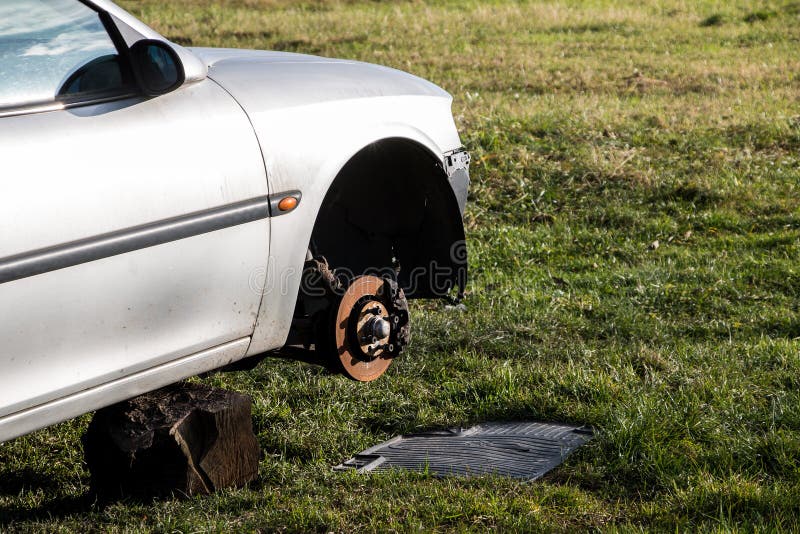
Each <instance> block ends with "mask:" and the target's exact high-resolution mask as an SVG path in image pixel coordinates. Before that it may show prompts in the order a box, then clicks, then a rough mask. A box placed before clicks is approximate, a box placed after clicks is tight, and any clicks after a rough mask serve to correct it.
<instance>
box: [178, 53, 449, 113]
mask: <svg viewBox="0 0 800 534" xmlns="http://www.w3.org/2000/svg"><path fill="white" fill-rule="evenodd" d="M190 50H191V51H192V52H193V53H194V54H195V55H196V56H198V57H199V58H200V59H201V60H202V61H204V62H205V63H206V65H208V77H209V78H211V79H212V80H214V81H215V82H217V83H218V84H220V85H221V86H222V87H224V88H225V89H226V90H227V91H228V92H230V93H231V95H233V97H234V98H236V100H238V101H239V103H240V104H241V105H242V106H243V107H244V108H245V109H246V110H247V109H259V110H261V111H264V110H266V109H276V108H286V107H294V106H302V105H309V104H314V103H319V102H328V101H332V100H346V99H357V98H375V97H384V96H428V97H440V98H447V99H450V98H451V97H450V95H449V94H448V93H447V92H446V91H444V90H443V89H441V88H440V87H438V86H436V85H434V84H432V83H430V82H428V81H426V80H423V79H422V78H419V77H417V76H413V75H411V74H408V73H405V72H402V71H399V70H395V69H392V68H389V67H383V66H380V65H372V64H369V63H362V62H359V61H351V60H341V59H331V58H324V57H317V56H310V55H305V54H294V53H289V52H271V51H260V50H238V49H221V48H191V49H190ZM251 106H254V107H252V108H251Z"/></svg>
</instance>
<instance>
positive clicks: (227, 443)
mask: <svg viewBox="0 0 800 534" xmlns="http://www.w3.org/2000/svg"><path fill="white" fill-rule="evenodd" d="M251 407H252V401H251V399H250V397H248V396H246V395H242V394H239V393H235V392H233V391H226V390H221V389H213V388H209V387H206V386H201V385H197V384H186V383H183V384H177V385H174V386H170V387H167V388H164V389H161V390H158V391H154V392H151V393H147V394H145V395H141V396H139V397H136V398H134V399H131V400H128V401H125V402H121V403H119V404H115V405H113V406H109V407H108V408H103V409H102V410H99V411H98V412H97V413H96V414H95V416H94V418H93V419H92V421H91V423H90V424H89V428H88V430H87V431H86V433H85V434H84V436H83V439H82V441H83V449H84V458H85V459H86V464H87V465H88V467H89V471H90V473H91V488H92V491H93V493H94V494H95V495H97V496H98V497H100V498H106V497H108V498H112V497H117V496H121V495H138V496H157V495H166V494H175V493H177V494H185V495H197V494H207V493H212V492H214V491H216V490H219V489H221V488H226V487H240V486H242V485H244V484H246V483H247V482H250V481H251V480H253V479H255V478H256V476H257V474H258V461H259V457H260V455H261V450H260V448H259V446H258V441H257V440H256V437H255V434H254V433H253V424H252V419H251Z"/></svg>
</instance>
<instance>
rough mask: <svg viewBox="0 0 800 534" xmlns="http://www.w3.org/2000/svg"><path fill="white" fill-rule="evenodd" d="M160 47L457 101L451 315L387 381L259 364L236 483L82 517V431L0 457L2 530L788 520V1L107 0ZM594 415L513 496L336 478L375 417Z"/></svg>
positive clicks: (797, 449) (799, 394)
mask: <svg viewBox="0 0 800 534" xmlns="http://www.w3.org/2000/svg"><path fill="white" fill-rule="evenodd" d="M122 4H123V5H124V6H125V7H127V8H129V9H130V10H132V11H133V12H134V13H135V14H136V15H137V16H139V17H140V18H142V19H143V20H144V21H146V22H148V23H149V24H151V25H152V26H154V27H155V28H156V29H157V30H159V31H160V32H161V33H163V34H164V35H166V36H168V37H169V38H171V39H172V40H174V41H176V42H178V43H181V44H185V45H193V46H222V47H242V48H262V49H276V50H286V51H292V52H303V53H311V54H319V55H325V56H339V57H345V58H354V59H358V60H364V61H369V62H376V63H382V64H386V65H390V66H393V67H397V68H399V69H403V70H406V71H409V72H412V73H414V74H417V75H420V76H422V77H425V78H428V79H430V80H432V81H434V82H435V83H437V84H439V85H441V86H442V87H444V88H445V89H447V90H448V91H449V92H450V93H452V94H453V96H454V103H453V111H454V114H455V116H456V122H457V124H458V126H459V129H460V131H461V132H462V139H463V142H464V144H465V145H466V146H467V147H468V148H469V149H470V151H471V152H472V155H473V166H472V177H473V184H472V189H471V192H470V204H469V207H468V209H467V213H466V225H467V228H468V245H469V252H470V260H469V261H470V269H471V280H470V284H469V292H468V296H467V298H466V300H465V304H466V310H465V311H459V310H454V309H451V308H447V307H446V306H445V304H444V303H438V302H418V303H415V304H414V305H413V309H412V313H413V316H414V320H415V323H414V333H413V335H414V339H413V344H412V345H411V347H410V348H409V349H408V351H407V352H406V354H405V355H404V357H403V358H402V359H400V360H399V361H397V362H395V364H394V365H393V366H392V368H391V369H390V370H389V372H388V373H387V375H386V376H384V377H383V378H381V379H380V380H378V381H377V382H374V383H371V384H359V383H355V382H351V381H348V380H347V379H345V378H344V377H342V376H337V375H332V374H329V373H328V372H327V371H325V370H324V369H322V368H321V367H318V366H314V365H310V364H306V363H301V362H297V361H292V360H288V359H279V358H272V359H268V360H266V361H265V362H264V363H262V364H261V365H260V366H259V367H258V368H257V369H256V370H255V371H252V372H249V373H244V372H240V373H234V374H227V375H216V376H213V377H211V378H208V379H206V380H205V381H206V382H207V383H210V384H213V385H216V386H221V387H226V388H232V389H235V390H238V391H241V392H245V393H247V394H249V395H251V396H252V397H253V399H254V402H255V405H254V425H255V429H256V432H257V434H258V438H259V441H260V443H261V446H262V448H263V451H264V458H263V461H262V462H261V469H260V474H259V478H258V481H257V482H255V483H253V484H251V485H250V486H249V487H247V488H245V489H241V490H235V491H233V490H230V491H224V492H222V493H220V494H218V495H215V496H211V497H199V498H192V499H188V500H179V499H175V500H158V501H154V502H136V501H122V502H117V503H114V504H111V505H109V506H105V507H102V506H99V505H97V504H95V503H93V502H92V501H91V500H89V499H87V498H86V497H85V495H86V494H87V492H88V473H87V471H86V469H85V467H84V465H83V463H82V452H81V445H80V440H79V437H80V435H81V433H82V432H83V431H84V429H85V428H86V425H87V424H88V421H89V417H88V416H85V417H82V418H80V419H78V420H75V421H71V422H68V423H65V424H62V425H60V426H58V427H55V428H52V429H49V430H46V431H42V432H38V433H36V434H33V435H31V436H27V437H25V438H22V439H18V440H16V441H13V442H11V443H6V444H4V445H2V446H0V530H15V529H20V530H38V529H42V530H57V529H63V530H68V531H83V530H129V529H131V530H157V531H165V532H168V531H182V532H194V531H205V530H217V531H225V530H231V529H240V530H266V531H270V530H289V531H326V532H327V531H357V530H376V531H390V530H397V531H412V530H420V529H421V530H440V531H462V530H465V529H473V530H487V529H498V530H524V531H529V530H563V531H573V530H577V529H580V530H583V529H593V528H597V529H620V530H639V529H645V530H650V529H656V530H661V529H675V528H677V529H679V530H684V529H686V530H692V529H697V528H702V529H720V530H728V529H742V530H751V529H754V528H755V529H762V528H763V529H768V530H773V529H774V530H786V531H791V530H798V529H800V519H799V518H800V74H799V73H800V3H798V2H775V3H770V2H752V3H750V2H722V1H702V2H689V1H679V0H676V1H660V2H656V1H644V2H627V3H626V2H615V1H611V0H608V1H606V0H590V1H587V2H577V1H576V2H566V1H561V2H553V3H539V2H501V1H497V2H477V1H465V2H457V1H452V2H422V1H407V2H406V1H402V2H378V1H353V2H341V3H328V2H319V3H306V4H299V3H294V2H288V1H281V0H238V1H234V0H229V1H225V0H216V1H212V0H140V1H137V0H126V1H124V2H122ZM521 419H530V420H540V421H563V422H570V423H578V424H583V423H586V424H590V425H592V426H593V427H594V428H595V429H596V438H595V440H594V441H592V442H590V443H589V444H588V445H586V446H585V447H584V448H583V449H581V450H580V451H579V452H577V453H576V454H575V455H574V456H572V457H571V458H570V459H569V460H568V461H567V462H566V464H564V465H563V466H562V467H560V468H559V469H557V470H556V471H554V472H552V473H551V474H549V475H548V476H547V477H545V478H544V479H543V480H541V481H538V482H535V483H519V482H515V481H511V480H507V479H503V478H482V479H475V480H460V479H444V480H439V479H435V478H433V477H430V476H426V475H411V474H402V473H396V474H383V475H372V476H361V475H354V474H341V473H334V472H332V471H331V467H332V466H333V465H336V464H338V463H339V462H341V461H342V460H344V459H346V458H348V457H350V456H351V455H353V454H355V453H357V452H359V451H361V450H363V449H365V448H367V447H369V446H371V445H373V444H375V443H377V442H380V441H383V440H385V439H388V438H389V437H391V436H393V435H396V434H398V433H404V432H412V431H419V430H428V429H438V428H443V427H448V426H459V425H464V426H466V425H471V424H473V423H476V422H481V421H487V420H521Z"/></svg>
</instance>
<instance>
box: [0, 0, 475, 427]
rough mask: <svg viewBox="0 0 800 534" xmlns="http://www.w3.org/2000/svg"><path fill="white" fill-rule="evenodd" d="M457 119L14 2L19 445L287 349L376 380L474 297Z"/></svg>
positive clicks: (1, 69) (3, 100) (122, 16)
mask: <svg viewBox="0 0 800 534" xmlns="http://www.w3.org/2000/svg"><path fill="white" fill-rule="evenodd" d="M451 102H452V98H451V97H450V95H449V94H448V93H446V92H445V91H443V90H442V89H440V88H439V87H437V86H435V85H433V84H431V83H429V82H427V81H425V80H422V79H420V78H417V77H415V76H412V75H409V74H406V73H403V72H399V71H397V70H393V69H390V68H386V67H381V66H376V65H370V64H365V63H360V62H356V61H348V60H337V59H327V58H321V57H313V56H307V55H301V54H289V53H280V52H264V51H247V50H227V49H204V48H191V49H186V48H183V47H180V46H178V45H176V44H174V43H171V42H169V41H167V40H166V39H164V38H163V37H162V36H160V35H159V34H158V33H156V32H155V31H153V30H152V29H150V28H148V27H147V26H145V25H144V24H142V23H141V22H139V21H138V20H136V19H135V18H133V17H132V16H131V15H130V14H128V13H126V12H125V11H123V10H122V9H121V8H119V7H118V6H116V5H114V4H113V3H111V2H110V1H108V0H3V1H2V2H0V442H2V441H5V440H9V439H12V438H14V437H17V436H20V435H22V434H25V433H28V432H31V431H33V430H36V429H38V428H42V427H44V426H47V425H51V424H54V423H57V422H59V421H63V420H66V419H68V418H71V417H74V416H77V415H80V414H82V413H86V412H88V411H91V410H95V409H98V408H100V407H103V406H106V405H109V404H112V403H115V402H118V401H121V400H124V399H126V398H130V397H133V396H136V395H138V394H141V393H144V392H147V391H150V390H153V389H156V388H159V387H162V386H164V385H167V384H170V383H173V382H176V381H179V380H182V379H184V378H186V377H189V376H193V375H196V374H199V373H204V372H207V371H210V370H214V369H219V368H222V367H226V366H231V364H234V362H237V363H236V365H239V366H242V364H243V363H244V364H246V363H247V362H249V361H255V360H256V359H257V358H255V359H254V358H252V357H254V356H259V355H263V354H264V353H265V352H266V351H271V350H275V349H279V348H281V347H284V346H286V345H302V346H305V347H307V348H308V347H311V346H312V345H313V346H314V347H315V348H316V350H319V351H322V352H324V353H326V354H330V357H331V358H333V361H337V362H338V363H339V365H340V367H341V369H342V370H343V371H344V372H345V373H346V374H347V375H349V376H350V377H352V378H354V379H357V380H365V381H366V380H372V379H374V378H376V377H378V376H379V375H380V374H381V373H383V371H384V370H385V369H386V367H387V366H388V365H389V363H390V362H391V359H392V358H394V357H395V356H397V355H398V354H399V353H400V352H401V351H402V349H403V347H404V346H405V344H406V343H407V342H408V338H409V318H408V308H407V303H406V298H434V297H450V298H458V295H461V294H462V293H463V288H464V286H465V282H466V249H465V244H464V230H463V225H462V220H461V214H462V212H463V209H464V203H465V202H466V197H467V186H468V183H469V175H468V165H469V157H468V155H467V153H466V152H465V151H464V150H463V148H462V146H461V142H460V140H459V136H458V132H457V131H456V127H455V124H454V121H453V117H452V114H451V111H450V106H451ZM301 281H302V284H301ZM301 285H302V288H301ZM454 294H455V295H454ZM247 358H250V360H246V359H247ZM240 360H241V361H242V362H239V361H240Z"/></svg>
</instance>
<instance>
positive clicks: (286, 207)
mask: <svg viewBox="0 0 800 534" xmlns="http://www.w3.org/2000/svg"><path fill="white" fill-rule="evenodd" d="M296 207H297V198H295V197H286V198H282V199H281V200H280V202H278V209H279V210H281V211H292V210H293V209H295V208H296Z"/></svg>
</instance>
